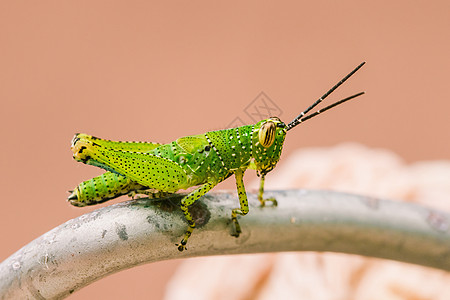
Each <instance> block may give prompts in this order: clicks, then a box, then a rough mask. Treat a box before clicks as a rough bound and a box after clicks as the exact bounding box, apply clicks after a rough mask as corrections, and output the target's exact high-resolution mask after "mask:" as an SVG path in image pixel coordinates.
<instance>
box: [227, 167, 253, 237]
mask: <svg viewBox="0 0 450 300" xmlns="http://www.w3.org/2000/svg"><path fill="white" fill-rule="evenodd" d="M234 176H235V177H236V187H237V192H238V197H239V203H240V205H241V207H240V209H239V208H235V209H233V210H232V211H231V220H233V223H234V226H235V229H236V232H235V233H234V234H232V235H233V236H235V237H238V236H239V234H241V232H242V230H241V226H240V225H239V222H238V220H237V215H241V216H245V215H246V214H248V210H249V208H248V200H247V193H246V192H245V187H244V171H242V170H238V171H236V172H235V173H234Z"/></svg>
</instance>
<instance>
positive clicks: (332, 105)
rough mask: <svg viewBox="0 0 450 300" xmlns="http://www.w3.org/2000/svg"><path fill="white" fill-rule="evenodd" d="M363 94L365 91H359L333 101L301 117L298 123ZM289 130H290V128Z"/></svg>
mask: <svg viewBox="0 0 450 300" xmlns="http://www.w3.org/2000/svg"><path fill="white" fill-rule="evenodd" d="M361 95H364V92H360V93H358V94H354V95H352V96H350V97H347V98H344V99H342V100H339V101H338V102H335V103H333V104H331V105H328V106H327V107H324V108H321V109H319V110H318V111H316V112H315V113H312V114H310V115H307V116H306V117H303V118H301V119H300V120H299V121H298V124H300V123H302V122H305V121H306V120H309V119H311V118H313V117H315V116H317V115H318V114H321V113H323V112H324V111H327V110H329V109H330V108H333V107H335V106H338V105H339V104H342V103H344V102H346V101H348V100H352V99H353V98H356V97H358V96H361ZM288 130H289V128H288Z"/></svg>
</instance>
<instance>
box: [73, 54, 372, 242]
mask: <svg viewBox="0 0 450 300" xmlns="http://www.w3.org/2000/svg"><path fill="white" fill-rule="evenodd" d="M363 65H364V62H363V63H361V64H360V65H359V66H357V67H356V68H355V69H354V70H353V71H352V72H350V73H349V74H348V75H347V76H345V77H344V78H343V79H342V80H341V81H339V82H338V83H337V84H336V85H335V86H333V87H332V88H331V89H330V90H329V91H328V92H326V93H325V94H324V95H323V96H322V97H320V98H319V99H318V100H317V101H315V102H314V103H313V104H312V105H311V106H310V107H308V108H307V109H306V110H305V111H303V112H302V113H301V114H300V115H298V116H297V117H296V118H295V119H294V120H293V121H292V122H290V123H289V124H288V125H286V124H285V123H283V122H282V121H281V120H280V119H279V118H277V117H271V118H268V119H265V120H262V121H259V122H258V123H256V124H253V125H246V126H241V127H236V128H231V129H224V130H218V131H210V132H207V133H204V134H198V135H192V136H186V137H182V138H179V139H177V140H176V141H174V142H172V143H169V144H158V143H148V142H115V141H110V140H104V139H100V138H96V137H93V136H90V135H86V134H76V135H75V137H74V138H73V140H72V147H71V149H72V151H73V158H74V159H75V160H77V161H79V162H83V163H85V164H88V165H93V166H96V167H100V168H103V169H105V170H106V171H107V172H105V173H103V174H102V175H100V176H97V177H95V178H92V179H90V180H87V181H84V182H82V183H80V184H79V185H78V186H77V187H76V188H75V189H74V191H73V192H72V193H71V195H70V196H69V198H68V201H70V203H71V204H73V205H75V206H85V205H93V204H97V203H101V202H104V201H107V200H110V199H113V198H116V197H119V196H121V195H125V194H129V195H132V196H134V195H136V194H144V195H148V196H151V197H153V198H161V197H164V196H165V195H167V194H170V193H175V192H176V191H178V190H180V189H187V188H190V187H194V186H198V187H197V188H196V189H195V190H193V191H191V192H189V193H188V194H187V195H186V196H184V197H183V199H182V200H181V210H182V211H183V212H184V216H185V218H186V221H187V223H188V227H187V229H186V231H185V234H184V236H183V238H182V240H181V242H180V244H176V245H177V246H178V250H179V251H183V250H184V249H186V244H187V241H188V239H189V237H190V236H191V234H192V232H193V230H194V228H195V222H194V219H193V218H192V216H191V214H190V213H189V206H191V205H192V204H193V203H194V202H195V201H196V200H197V199H199V198H200V197H201V196H203V195H205V194H206V193H207V192H208V191H209V190H211V189H212V188H213V187H214V186H215V185H217V184H218V183H219V182H221V181H223V180H225V179H227V178H228V177H230V176H231V175H232V174H234V176H235V178H236V186H237V192H238V197H239V202H240V207H239V208H235V209H233V210H232V211H231V219H232V221H233V223H234V226H235V234H234V235H235V236H239V234H240V233H241V227H240V225H239V223H238V220H237V216H238V215H242V216H244V215H246V214H247V213H248V211H249V207H248V201H247V194H246V192H245V188H244V182H243V176H244V172H245V171H246V170H247V169H253V170H256V172H257V174H258V176H260V177H261V182H260V188H259V194H258V199H259V201H260V202H261V205H262V206H265V204H266V202H272V204H273V205H277V202H276V200H275V199H273V198H270V199H264V198H263V193H264V179H265V176H266V174H267V173H268V172H270V171H271V170H272V169H273V168H274V167H275V166H276V164H277V162H278V160H279V159H280V155H281V151H282V148H283V143H284V139H285V137H286V133H287V131H289V130H291V129H292V128H294V127H295V126H297V125H298V124H300V123H302V122H304V121H306V120H308V119H310V118H312V117H314V116H317V115H318V114H320V113H322V112H324V111H326V110H328V109H330V108H332V107H334V106H336V105H339V104H341V103H343V102H345V101H348V100H350V99H353V98H355V97H358V96H360V95H362V94H363V92H362V93H358V94H355V95H353V96H350V97H348V98H345V99H342V100H340V101H338V102H336V103H334V104H331V105H329V106H327V107H325V108H323V109H321V110H318V111H316V112H314V113H312V114H310V115H308V116H306V114H307V113H308V112H309V111H311V109H313V108H314V107H315V106H316V105H318V104H319V103H320V102H322V101H323V100H324V99H325V98H326V97H327V96H328V95H330V94H331V93H332V92H333V91H334V90H335V89H337V88H338V87H339V86H340V85H341V84H343V83H344V82H345V81H346V80H347V79H348V78H350V76H352V75H353V74H354V73H355V72H356V71H358V70H359V69H360V68H361V67H362V66H363Z"/></svg>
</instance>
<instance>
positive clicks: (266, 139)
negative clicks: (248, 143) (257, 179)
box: [252, 117, 287, 175]
mask: <svg viewBox="0 0 450 300" xmlns="http://www.w3.org/2000/svg"><path fill="white" fill-rule="evenodd" d="M286 132H287V126H286V124H284V123H283V122H282V121H281V120H280V119H279V118H278V117H271V118H269V119H265V120H262V121H259V122H258V123H256V124H255V126H254V128H253V132H252V158H253V161H254V163H255V165H256V168H257V170H258V171H259V172H260V173H261V174H262V175H265V174H266V173H268V172H269V171H271V170H272V169H273V168H274V167H275V166H276V164H277V163H278V160H279V159H280V155H281V150H282V149H283V143H284V138H285V137H286Z"/></svg>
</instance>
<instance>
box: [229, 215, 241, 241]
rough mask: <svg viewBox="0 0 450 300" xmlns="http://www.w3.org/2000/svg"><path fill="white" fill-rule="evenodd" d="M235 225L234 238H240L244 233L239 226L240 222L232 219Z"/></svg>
mask: <svg viewBox="0 0 450 300" xmlns="http://www.w3.org/2000/svg"><path fill="white" fill-rule="evenodd" d="M232 220H233V224H234V231H233V232H232V233H231V235H232V236H234V237H239V235H240V234H241V233H242V230H241V225H239V222H238V220H237V218H232Z"/></svg>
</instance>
